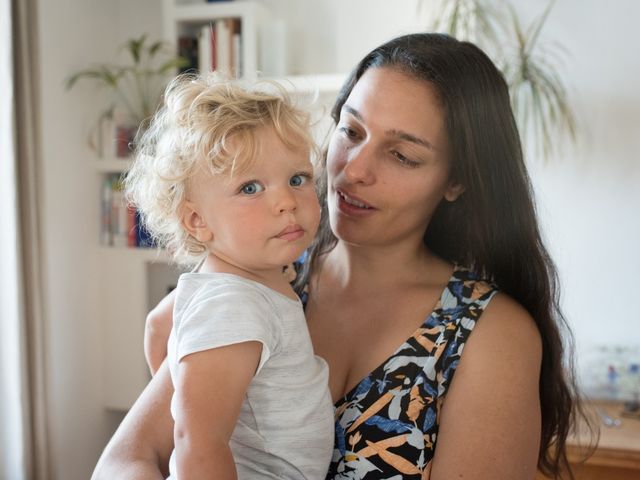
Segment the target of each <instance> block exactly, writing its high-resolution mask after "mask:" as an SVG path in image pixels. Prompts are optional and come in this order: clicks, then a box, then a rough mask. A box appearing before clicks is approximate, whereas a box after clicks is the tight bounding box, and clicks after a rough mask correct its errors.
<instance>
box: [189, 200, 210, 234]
mask: <svg viewBox="0 0 640 480" xmlns="http://www.w3.org/2000/svg"><path fill="white" fill-rule="evenodd" d="M182 225H183V226H184V228H185V230H186V231H187V232H189V234H190V235H191V236H192V237H193V238H195V239H196V240H198V241H199V242H202V243H206V242H210V241H211V240H213V232H212V231H211V230H210V229H209V226H208V225H207V224H206V222H205V221H204V219H203V218H202V216H201V215H200V214H199V213H198V210H197V209H196V205H195V203H193V202H189V201H185V202H184V204H183V205H182Z"/></svg>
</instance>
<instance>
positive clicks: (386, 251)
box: [319, 241, 450, 293]
mask: <svg viewBox="0 0 640 480" xmlns="http://www.w3.org/2000/svg"><path fill="white" fill-rule="evenodd" d="M320 265H321V266H320V269H321V271H320V277H319V278H320V279H322V278H325V279H327V280H329V281H330V282H331V284H332V285H333V286H335V287H336V289H337V290H348V291H352V292H357V291H362V292H363V293H364V292H365V291H376V290H378V289H380V288H397V287H399V286H402V285H411V284H416V283H424V282H425V281H428V279H429V277H430V276H431V273H433V274H435V275H436V276H437V277H438V278H437V280H436V281H440V277H442V275H443V269H444V270H445V271H446V273H445V275H448V274H450V271H449V270H450V267H449V265H448V264H447V263H446V262H444V261H442V260H441V259H439V258H438V257H436V256H435V255H434V254H433V253H431V252H430V251H429V249H428V248H427V247H426V246H425V245H424V244H419V245H413V246H411V245H406V246H401V245H397V244H396V245H393V246H380V247H378V246H375V247H361V246H355V245H349V244H346V243H344V242H342V241H338V243H337V244H336V246H335V248H333V249H332V250H331V251H330V252H329V253H327V254H326V255H325V257H324V258H322V259H321V264H320ZM447 278H448V277H447Z"/></svg>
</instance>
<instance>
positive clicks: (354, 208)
mask: <svg viewBox="0 0 640 480" xmlns="http://www.w3.org/2000/svg"><path fill="white" fill-rule="evenodd" d="M336 195H337V197H338V208H339V209H340V211H341V212H343V213H345V214H347V215H360V216H362V215H369V214H371V213H372V212H374V211H375V210H376V209H375V208H374V207H372V206H371V205H369V204H368V203H367V202H365V201H363V200H362V199H360V198H357V197H355V196H352V195H349V194H348V193H346V192H345V191H344V190H340V189H336Z"/></svg>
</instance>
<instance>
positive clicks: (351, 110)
mask: <svg viewBox="0 0 640 480" xmlns="http://www.w3.org/2000/svg"><path fill="white" fill-rule="evenodd" d="M342 110H344V111H345V112H347V113H348V114H349V115H352V116H354V117H356V118H357V119H358V120H360V121H361V122H363V121H364V118H362V115H361V114H360V112H359V111H357V110H356V109H355V108H353V107H350V106H349V105H347V104H346V103H345V104H344V105H343V106H342Z"/></svg>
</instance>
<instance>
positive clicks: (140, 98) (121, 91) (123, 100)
mask: <svg viewBox="0 0 640 480" xmlns="http://www.w3.org/2000/svg"><path fill="white" fill-rule="evenodd" d="M124 48H125V50H126V52H127V53H128V55H129V57H130V60H131V63H130V64H128V65H108V64H107V65H98V66H96V67H92V68H87V69H84V70H80V71H79V72H76V73H74V74H73V75H71V76H70V77H69V78H68V79H67V82H66V86H67V89H70V88H72V87H73V86H74V85H75V84H76V82H77V81H78V80H80V79H90V80H95V81H97V82H98V83H99V84H102V85H103V86H105V87H107V88H109V89H110V90H111V91H112V92H113V93H114V97H115V98H114V105H111V106H110V107H109V108H108V109H107V110H112V109H113V107H114V106H115V104H118V103H120V104H122V105H123V106H124V107H125V108H126V109H127V111H128V113H129V114H130V116H131V117H132V120H133V121H135V122H136V123H138V124H140V123H142V122H144V121H145V120H147V119H148V118H149V117H150V116H151V115H152V114H153V112H154V110H155V108H156V107H157V105H158V102H159V99H160V94H161V93H162V90H163V88H164V85H165V84H166V81H167V77H168V76H169V74H171V73H172V72H174V71H175V70H176V69H177V68H182V67H184V66H185V65H186V64H187V60H186V59H184V58H182V57H177V56H173V55H170V54H168V53H167V51H166V49H165V47H164V43H163V42H160V41H156V42H153V43H151V44H149V45H147V36H146V35H142V36H141V37H139V38H134V39H130V40H128V41H127V42H126V44H125V45H124Z"/></svg>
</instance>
